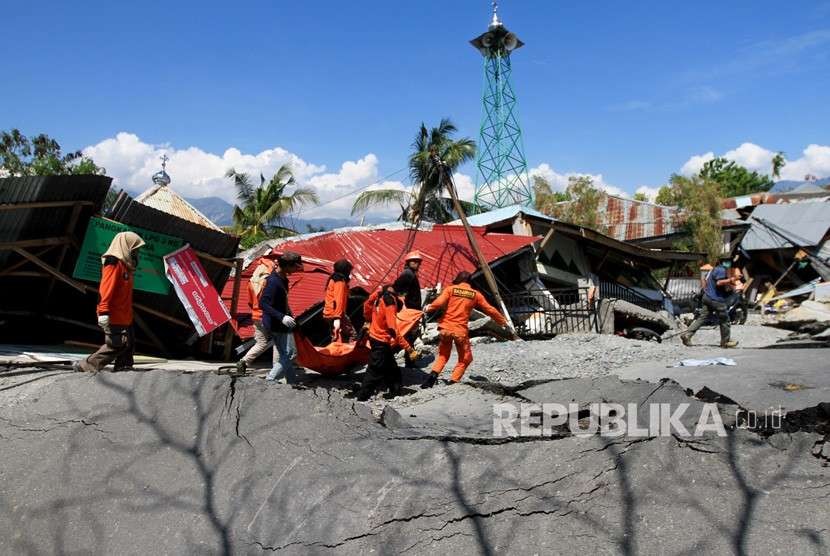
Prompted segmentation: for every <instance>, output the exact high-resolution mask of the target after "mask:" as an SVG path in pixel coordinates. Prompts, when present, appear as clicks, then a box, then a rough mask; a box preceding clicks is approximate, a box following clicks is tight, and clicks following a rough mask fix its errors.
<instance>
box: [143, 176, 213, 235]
mask: <svg viewBox="0 0 830 556" xmlns="http://www.w3.org/2000/svg"><path fill="white" fill-rule="evenodd" d="M135 200H136V202H139V203H141V204H143V205H147V206H148V207H152V208H154V209H156V210H160V211H162V212H166V213H167V214H172V215H173V216H177V217H179V218H181V219H183V220H187V221H188V222H193V223H194V224H198V225H200V226H204V227H205V228H210V229H212V230H216V231H218V232H221V231H222V228H220V227H219V226H217V225H216V224H214V223H213V222H212V221H211V220H210V218H208V217H207V216H205V215H204V214H202V213H201V212H199V211H198V210H197V209H196V207H194V206H193V205H191V204H190V203H188V202H187V201H185V200H184V198H183V197H182V196H181V195H179V194H178V193H176V192H175V191H174V190H173V189H172V188H171V187H170V186H169V185H154V186H153V187H151V188H150V189H148V190H147V191H145V192H144V193H142V194H141V195H139V196H138V197H136V198H135Z"/></svg>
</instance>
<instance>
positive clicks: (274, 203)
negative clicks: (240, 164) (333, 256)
mask: <svg viewBox="0 0 830 556" xmlns="http://www.w3.org/2000/svg"><path fill="white" fill-rule="evenodd" d="M225 177H227V178H230V179H231V180H233V184H234V186H235V187H236V193H237V199H239V201H240V204H239V205H234V207H233V228H232V230H233V232H234V233H236V234H237V235H239V236H240V237H241V238H242V245H243V247H250V246H251V245H254V244H255V243H257V242H259V241H262V240H263V239H268V238H276V237H286V236H292V235H296V234H297V231H296V230H293V229H291V228H290V227H288V226H286V225H285V217H286V216H288V215H289V214H291V213H293V212H294V211H296V210H297V209H298V208H300V207H303V206H305V205H308V204H315V205H316V204H318V203H319V202H320V201H319V199H318V198H317V193H315V192H314V190H313V189H311V188H308V187H296V188H295V189H294V191H293V192H292V193H290V194H287V192H286V190H287V189H288V188H289V187H291V186H294V185H296V181H295V180H294V175H293V174H292V172H291V167H290V166H288V165H287V164H284V165H282V166H280V169H279V170H277V173H276V174H274V175H273V177H272V178H271V179H270V180H268V181H267V182H266V180H265V176H263V175H262V174H260V175H259V186H258V187H255V186H254V185H253V184H252V183H251V178H250V177H249V176H248V174H246V173H243V172H237V171H236V170H235V169H233V168H231V169H230V170H228V171H227V172H226V174H225Z"/></svg>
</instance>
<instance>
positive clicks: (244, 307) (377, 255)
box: [222, 225, 539, 338]
mask: <svg viewBox="0 0 830 556" xmlns="http://www.w3.org/2000/svg"><path fill="white" fill-rule="evenodd" d="M473 230H474V232H475V234H476V236H477V237H478V242H479V246H480V247H481V250H482V252H483V253H484V257H485V258H486V259H487V261H488V262H493V261H496V260H498V259H500V258H502V257H504V256H506V255H509V254H511V253H515V252H516V251H518V250H519V249H522V248H523V247H527V246H528V245H531V244H532V243H533V242H534V241H536V240H538V239H539V238H538V237H528V236H514V235H511V234H494V233H485V229H484V228H473ZM413 234H414V236H415V239H414V243H413V245H412V248H411V249H413V250H418V251H420V252H421V254H422V256H423V257H424V260H423V262H422V263H421V268H420V271H419V273H418V274H419V281H420V282H421V287H424V288H429V287H434V286H436V285H437V284H439V283H441V284H448V283H450V282H451V281H452V279H453V278H454V277H455V275H456V274H458V273H459V272H461V271H462V270H466V271H470V272H472V271H474V270H476V269H477V268H478V261H477V259H476V257H475V254H474V253H473V250H472V249H471V248H470V245H469V242H468V241H467V236H466V234H465V233H464V228H463V227H461V226H450V225H435V226H433V227H432V230H421V231H418V232H417V233H415V232H414V231H411V230H403V229H401V230H386V229H365V230H363V229H358V230H354V229H347V230H342V231H337V230H335V231H332V232H329V233H325V234H313V235H309V236H306V237H303V236H300V237H298V238H290V239H288V240H286V241H284V242H282V243H280V244H279V245H277V246H276V247H274V249H273V251H272V253H271V254H269V255H268V256H269V257H272V258H275V257H276V253H281V252H282V251H295V252H297V253H299V254H301V255H302V256H303V260H304V261H305V263H304V266H305V271H304V272H302V273H300V274H294V275H292V279H291V284H290V290H289V294H288V301H289V305H290V306H291V309H292V311H293V312H294V314H295V315H302V314H303V313H305V312H306V311H308V310H309V309H311V308H313V307H314V306H315V305H317V304H318V303H320V302H321V301H322V299H323V292H324V289H325V285H326V280H327V279H328V276H329V273H331V272H332V265H333V261H336V260H338V259H348V260H350V261H351V262H352V264H353V265H354V270H353V271H352V280H351V286H352V287H362V288H364V289H365V290H367V291H370V290H372V289H374V288H375V287H377V286H378V285H380V284H381V283H383V282H392V281H394V280H395V278H396V277H397V275H398V273H399V272H400V271H401V269H402V268H403V256H404V255H405V253H403V252H402V250H403V249H404V246H405V245H406V244H407V242H408V240H409V238H410V237H411V235H413ZM255 267H256V264H251V265H249V266H248V268H246V269H245V271H244V272H243V273H242V284H241V287H240V297H239V302H238V304H237V307H238V308H237V314H238V316H239V320H240V321H242V323H243V324H245V322H246V319H248V318H249V317H250V309H249V308H248V295H247V291H248V288H247V284H248V280H249V279H250V276H251V274H252V273H253V271H254V268H255ZM232 295H233V279H230V280H228V282H227V283H226V284H225V287H224V289H223V291H222V299H223V300H225V302H226V304H227V305H228V307H229V308H230V300H231V297H232ZM233 316H234V317H236V316H237V315H233ZM248 320H249V319H248ZM238 332H239V335H240V337H242V338H248V337H251V336H252V334H253V332H252V330H250V329H249V327H244V326H243V327H242V328H239V329H238Z"/></svg>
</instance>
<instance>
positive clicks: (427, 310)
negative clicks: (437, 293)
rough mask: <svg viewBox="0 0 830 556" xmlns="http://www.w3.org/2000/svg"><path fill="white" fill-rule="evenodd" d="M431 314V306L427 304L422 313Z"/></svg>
mask: <svg viewBox="0 0 830 556" xmlns="http://www.w3.org/2000/svg"><path fill="white" fill-rule="evenodd" d="M431 312H432V305H430V304H429V303H427V306H426V307H424V313H431Z"/></svg>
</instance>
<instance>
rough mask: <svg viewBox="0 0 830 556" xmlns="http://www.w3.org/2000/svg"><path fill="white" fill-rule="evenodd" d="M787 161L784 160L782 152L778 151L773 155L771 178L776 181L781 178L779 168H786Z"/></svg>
mask: <svg viewBox="0 0 830 556" xmlns="http://www.w3.org/2000/svg"><path fill="white" fill-rule="evenodd" d="M786 164H787V161H786V160H785V159H784V153H783V152H782V151H778V152H777V153H775V156H773V157H772V177H773V178H775V179H778V178H780V177H781V168H783V167H784V166H786Z"/></svg>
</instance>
